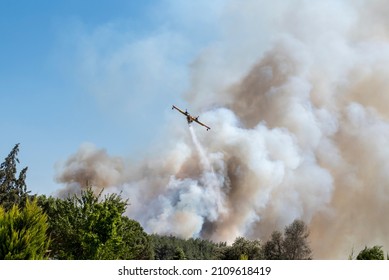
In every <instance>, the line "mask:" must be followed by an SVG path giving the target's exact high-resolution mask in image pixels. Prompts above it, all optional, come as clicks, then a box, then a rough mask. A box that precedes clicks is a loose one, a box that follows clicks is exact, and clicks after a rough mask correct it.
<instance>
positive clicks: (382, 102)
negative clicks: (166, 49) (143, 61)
mask: <svg viewBox="0 0 389 280" xmlns="http://www.w3.org/2000/svg"><path fill="white" fill-rule="evenodd" d="M388 10H389V5H388V4H387V3H386V1H379V0H373V1H351V0H350V1H346V0H344V1H303V0H301V1H299V0H296V1H271V4H270V2H269V1H239V2H238V1H231V3H229V2H228V4H226V7H224V17H222V18H221V20H220V22H221V24H223V26H224V27H225V28H224V29H223V36H222V37H221V38H220V42H218V43H217V44H214V45H210V46H209V48H208V49H206V50H204V52H203V53H202V54H201V55H200V56H199V57H198V58H197V59H196V60H195V61H194V62H193V64H192V68H191V71H192V84H191V87H190V89H189V90H188V92H187V93H186V100H187V101H188V103H189V104H191V106H193V109H195V110H203V114H202V115H201V118H202V121H204V122H205V123H207V124H208V125H209V126H211V127H212V129H211V130H210V131H208V132H207V131H205V130H204V129H203V128H202V127H195V125H196V124H193V127H190V128H189V131H188V130H182V129H177V128H174V127H173V128H171V131H168V133H167V134H168V135H169V136H168V137H166V139H164V140H161V141H163V142H166V145H165V147H166V150H164V151H161V152H160V153H158V154H156V155H154V156H149V157H148V158H146V159H144V160H141V161H140V162H138V161H135V160H134V161H133V164H132V165H131V166H124V165H122V163H120V160H118V159H115V158H111V157H110V156H108V155H107V154H106V153H105V152H103V151H101V150H98V149H96V148H95V149H91V148H88V149H87V150H86V151H85V149H84V148H81V149H80V150H79V152H77V153H76V154H75V155H73V156H71V157H70V158H69V160H68V161H67V162H66V163H65V164H64V165H63V167H62V169H61V170H60V172H59V175H58V178H59V181H60V182H62V183H66V184H70V185H72V184H73V185H74V184H75V183H76V184H79V185H80V184H81V185H82V182H84V181H88V182H90V183H91V184H94V185H97V186H99V187H105V188H106V190H107V191H123V194H124V195H126V196H128V197H129V199H130V203H131V205H130V206H129V208H128V213H127V214H128V215H129V216H130V217H132V218H134V219H137V220H138V221H140V222H141V224H142V225H143V226H144V228H145V229H146V231H148V232H156V233H161V234H174V235H178V236H181V237H192V236H194V237H203V238H209V239H212V240H215V241H229V242H231V241H233V240H234V239H235V238H236V237H237V236H246V237H248V238H261V239H266V238H267V237H268V236H269V235H270V233H271V232H272V231H273V230H276V229H283V228H284V227H285V226H286V225H288V224H290V223H291V222H292V221H293V220H294V219H302V220H304V221H305V222H306V223H307V224H308V225H309V228H310V231H311V235H310V239H311V246H312V249H313V251H314V257H315V258H347V257H348V255H349V254H350V253H351V250H352V248H355V249H359V248H363V247H364V246H365V245H367V246H372V245H376V244H377V245H382V246H384V248H386V250H389V249H388V248H389V222H388V221H387V218H386V215H387V213H389V79H388V77H389V68H388V65H389V40H388V39H389V30H388V26H389V22H388V17H387V14H388ZM264 34H265V35H264ZM177 105H179V104H177Z"/></svg>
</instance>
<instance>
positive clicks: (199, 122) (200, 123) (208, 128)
mask: <svg viewBox="0 0 389 280" xmlns="http://www.w3.org/2000/svg"><path fill="white" fill-rule="evenodd" d="M194 121H195V122H197V123H198V124H199V125H202V126H204V127H206V128H207V130H210V129H211V128H210V127H209V126H207V125H205V124H203V123H202V122H201V121H199V120H198V119H197V118H195V119H194Z"/></svg>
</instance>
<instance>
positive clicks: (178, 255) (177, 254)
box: [173, 246, 186, 260]
mask: <svg viewBox="0 0 389 280" xmlns="http://www.w3.org/2000/svg"><path fill="white" fill-rule="evenodd" d="M185 259H186V257H185V253H184V250H182V248H181V247H178V246H177V247H176V250H175V252H174V256H173V260H185Z"/></svg>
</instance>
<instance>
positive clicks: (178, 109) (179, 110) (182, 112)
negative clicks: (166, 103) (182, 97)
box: [172, 105, 188, 116]
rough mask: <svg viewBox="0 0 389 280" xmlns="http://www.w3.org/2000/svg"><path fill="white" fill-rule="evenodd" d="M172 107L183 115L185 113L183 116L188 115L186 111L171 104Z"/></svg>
mask: <svg viewBox="0 0 389 280" xmlns="http://www.w3.org/2000/svg"><path fill="white" fill-rule="evenodd" d="M173 109H176V110H177V111H178V112H180V113H181V114H183V115H185V116H187V115H188V112H184V111H182V110H181V109H180V108H177V107H176V106H174V105H173V106H172V110H173Z"/></svg>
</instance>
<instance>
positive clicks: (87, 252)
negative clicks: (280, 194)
mask: <svg viewBox="0 0 389 280" xmlns="http://www.w3.org/2000/svg"><path fill="white" fill-rule="evenodd" d="M18 152H19V144H17V145H15V147H14V148H13V149H12V150H11V152H10V153H9V155H8V156H7V157H6V158H5V160H4V162H3V163H2V164H1V165H0V259H65V260H66V259H76V260H87V259H112V260H113V259H136V260H140V259H156V260H185V259H190V260H196V259H199V260H200V259H201V260H255V259H258V260H260V259H269V260H307V259H311V258H312V251H311V249H310V247H309V242H308V237H309V230H308V227H307V225H305V223H304V222H303V221H300V220H295V221H294V222H293V223H292V224H290V225H289V226H287V227H285V229H284V231H283V232H280V231H274V232H273V233H272V235H271V237H270V238H269V240H267V241H265V242H263V241H261V240H249V239H247V238H245V237H237V238H236V239H235V241H234V242H233V243H232V244H231V245H227V244H226V242H219V243H215V242H212V241H209V240H204V239H201V238H189V239H182V238H178V237H175V236H161V235H157V234H151V235H149V234H147V233H146V232H145V231H144V230H143V228H142V226H141V225H140V224H139V223H138V222H137V221H135V220H132V219H130V218H128V217H126V216H124V213H125V211H126V207H127V206H128V201H127V200H124V199H123V198H122V197H121V195H118V194H109V195H105V196H104V197H103V196H102V193H99V194H97V195H96V194H95V193H94V192H93V191H92V189H91V188H87V189H86V190H84V191H81V193H80V194H79V195H73V196H69V197H67V198H64V199H62V198H55V197H51V196H50V197H46V196H45V195H40V196H36V195H30V194H29V191H27V186H26V182H25V179H26V173H27V167H25V168H23V169H22V170H21V171H20V173H18V172H17V163H19V160H18V158H17V154H18ZM357 259H358V260H359V259H360V260H366V259H379V260H382V259H384V253H383V250H382V248H381V247H379V246H374V247H372V248H367V247H365V249H364V250H362V251H361V252H360V253H359V254H358V256H357Z"/></svg>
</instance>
